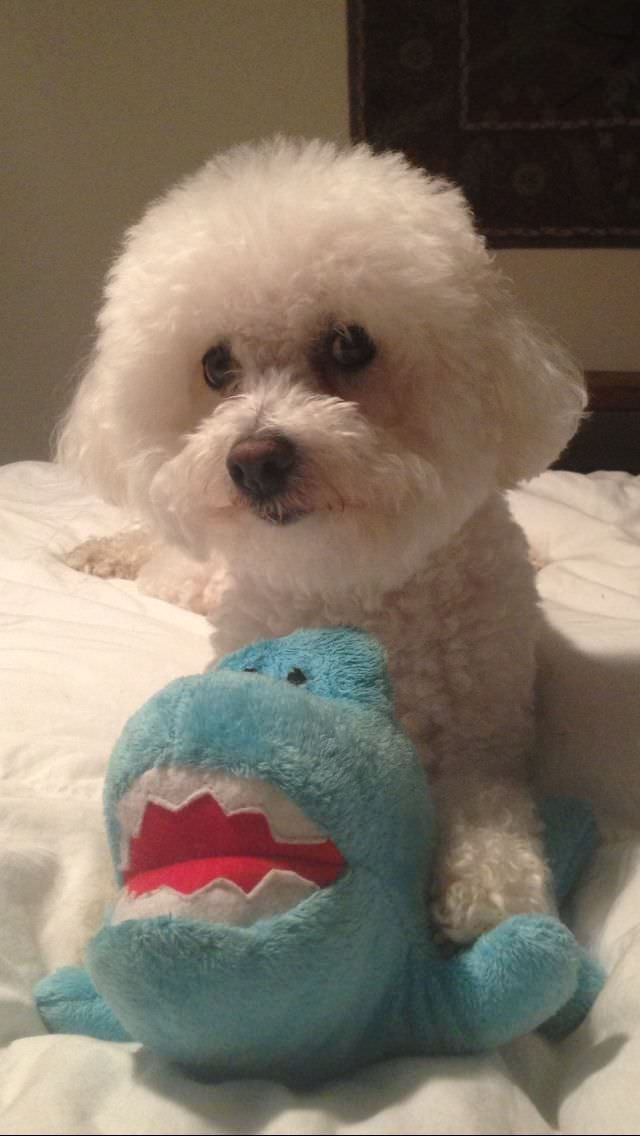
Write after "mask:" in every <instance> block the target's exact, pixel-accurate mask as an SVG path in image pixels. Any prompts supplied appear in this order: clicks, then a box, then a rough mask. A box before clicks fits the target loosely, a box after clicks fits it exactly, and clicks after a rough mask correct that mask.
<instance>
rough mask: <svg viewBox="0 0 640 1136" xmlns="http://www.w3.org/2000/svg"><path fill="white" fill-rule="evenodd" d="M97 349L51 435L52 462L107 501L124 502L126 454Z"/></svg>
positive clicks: (109, 389)
mask: <svg viewBox="0 0 640 1136" xmlns="http://www.w3.org/2000/svg"><path fill="white" fill-rule="evenodd" d="M103 369H104V364H103V362H102V359H101V357H100V352H99V350H98V349H96V351H95V352H94V355H93V358H92V359H91V360H90V362H89V364H88V367H87V370H86V372H85V375H84V377H83V378H82V380H81V382H80V385H79V386H78V388H77V390H76V392H75V395H74V397H73V399H72V401H71V405H70V406H69V409H68V410H67V412H66V414H65V416H64V418H63V419H62V421H61V422H60V424H59V425H58V427H57V430H56V433H55V435H54V448H55V459H56V461H59V462H60V463H61V464H63V465H65V466H68V467H69V469H72V470H74V471H76V472H77V473H79V474H80V475H81V476H82V478H83V479H84V480H85V481H86V482H87V483H88V484H89V485H90V486H92V487H93V488H94V489H96V490H98V491H99V492H100V493H101V494H102V496H103V497H104V498H105V499H106V500H108V501H114V502H116V503H117V504H124V503H125V501H126V491H127V479H126V458H127V455H126V453H124V452H123V445H124V440H123V439H121V438H120V437H119V433H118V429H117V425H116V421H115V416H114V415H113V413H112V410H111V405H110V404H111V386H110V384H109V383H108V382H107V381H106V378H107V376H104V375H102V373H101V372H102V371H103Z"/></svg>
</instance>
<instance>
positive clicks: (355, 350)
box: [326, 323, 376, 371]
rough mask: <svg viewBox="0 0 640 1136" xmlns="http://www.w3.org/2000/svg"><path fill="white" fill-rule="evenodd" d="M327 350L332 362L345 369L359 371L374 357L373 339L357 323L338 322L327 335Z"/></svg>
mask: <svg viewBox="0 0 640 1136" xmlns="http://www.w3.org/2000/svg"><path fill="white" fill-rule="evenodd" d="M326 351H327V356H328V359H329V361H330V362H331V363H335V365H336V366H337V367H339V368H340V369H341V370H343V371H357V370H358V369H359V368H360V367H366V365H367V363H370V362H371V360H372V359H373V357H374V355H375V353H376V348H375V344H374V342H373V340H372V339H371V337H370V336H369V335H368V334H367V332H366V331H365V330H364V328H363V327H360V326H359V325H358V324H357V323H350V324H336V326H335V327H333V328H332V329H331V331H330V333H329V335H328V337H327V341H326Z"/></svg>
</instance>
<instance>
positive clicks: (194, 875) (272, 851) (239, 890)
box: [112, 766, 347, 926]
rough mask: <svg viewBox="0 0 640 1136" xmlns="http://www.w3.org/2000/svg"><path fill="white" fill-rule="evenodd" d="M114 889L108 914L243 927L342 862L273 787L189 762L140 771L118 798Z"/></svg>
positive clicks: (328, 877)
mask: <svg viewBox="0 0 640 1136" xmlns="http://www.w3.org/2000/svg"><path fill="white" fill-rule="evenodd" d="M118 818H119V821H120V826H121V833H122V836H121V862H120V868H121V871H122V875H123V878H124V884H125V886H124V888H123V891H122V892H121V894H120V897H119V899H118V901H117V903H116V905H115V908H114V911H113V915H112V922H113V923H122V922H124V921H125V920H128V919H148V918H153V917H155V916H159V915H170V916H174V917H176V916H180V917H183V918H188V919H197V920H203V921H206V922H209V923H227V924H234V925H238V926H249V925H251V924H253V923H255V922H257V920H259V919H264V918H268V917H269V916H272V915H276V914H281V913H282V912H284V911H288V910H289V909H290V908H292V907H295V906H296V905H297V904H298V903H300V902H301V901H302V900H304V899H306V898H308V896H310V895H312V894H313V893H314V892H316V891H319V890H320V889H322V888H326V887H330V886H331V885H332V884H333V883H335V881H336V880H337V879H338V877H339V876H340V875H341V874H342V873H343V872H344V870H345V869H346V867H347V864H346V861H345V859H344V857H343V856H342V854H341V853H340V851H339V850H338V848H337V847H336V845H335V844H334V843H333V842H332V841H331V840H330V839H329V838H328V837H327V835H326V833H324V832H323V831H322V830H321V829H320V828H319V827H318V826H317V825H316V824H315V823H314V822H313V821H312V820H310V819H309V818H308V817H307V816H306V815H305V814H304V813H303V812H302V810H301V809H300V808H299V807H298V805H296V804H295V803H294V802H293V801H292V800H291V799H290V798H289V797H287V796H285V794H284V793H282V792H281V790H280V789H278V788H276V787H275V786H274V785H271V784H269V783H268V782H266V781H260V780H259V779H258V778H244V777H236V776H234V775H232V774H229V773H226V772H224V771H221V770H204V769H202V768H198V767H195V766H183V767H178V766H173V767H169V768H164V769H158V768H154V769H150V770H148V771H147V772H146V773H144V774H143V775H142V777H140V778H139V780H138V781H136V782H135V783H134V785H133V786H132V787H131V788H130V789H129V790H128V791H127V793H126V794H125V796H124V797H123V798H122V800H121V801H120V803H119V806H118Z"/></svg>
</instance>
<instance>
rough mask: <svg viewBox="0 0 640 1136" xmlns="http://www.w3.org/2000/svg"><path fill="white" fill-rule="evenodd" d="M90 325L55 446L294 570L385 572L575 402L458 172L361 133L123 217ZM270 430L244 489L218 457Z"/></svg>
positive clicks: (505, 481)
mask: <svg viewBox="0 0 640 1136" xmlns="http://www.w3.org/2000/svg"><path fill="white" fill-rule="evenodd" d="M98 329H99V333H98V340H97V345H96V349H95V353H94V357H93V360H92V363H91V365H90V367H89V370H88V373H87V375H86V377H85V378H84V380H83V382H82V383H81V385H80V387H79V390H78V392H77V394H76V397H75V399H74V401H73V404H72V406H71V409H70V412H69V414H68V416H67V419H66V421H65V423H64V424H63V428H62V431H61V436H60V447H59V450H60V455H61V457H62V459H63V460H65V461H68V462H69V463H70V464H73V465H75V466H76V467H79V468H80V470H81V471H82V472H83V473H84V474H85V475H88V477H89V478H90V479H91V480H92V481H93V483H94V484H95V485H97V487H98V488H99V489H100V490H101V491H102V492H103V493H104V494H105V495H106V496H109V497H111V498H112V499H115V500H119V501H122V502H126V503H127V504H128V505H130V506H132V507H133V508H134V509H136V510H138V511H141V512H142V513H143V515H146V516H148V517H151V518H152V520H153V521H154V523H155V524H156V525H157V526H159V527H160V528H161V530H163V531H164V532H165V535H167V536H168V537H169V539H172V540H174V541H176V542H177V543H179V544H181V545H183V546H184V547H186V548H187V549H188V550H189V551H191V552H192V553H194V554H195V555H198V556H204V555H207V553H208V552H209V550H210V549H211V548H213V547H216V548H218V549H220V550H221V551H222V552H223V553H225V554H226V555H227V556H228V557H229V558H231V559H233V560H234V562H235V565H236V568H237V570H244V571H246V572H250V573H251V572H253V573H261V574H265V575H266V576H268V577H269V578H270V579H271V581H272V582H274V583H275V582H278V581H284V582H285V583H286V584H292V583H293V582H294V581H297V582H298V585H299V586H300V587H302V588H308V587H310V586H311V585H312V581H313V580H314V579H316V580H318V581H319V580H320V579H321V578H328V579H331V580H332V581H334V582H338V581H340V582H342V583H344V584H345V585H349V584H350V583H351V582H352V581H353V580H354V578H357V579H358V580H359V581H362V580H363V579H364V578H366V577H367V576H370V578H371V579H372V580H373V579H375V580H377V581H378V582H380V583H384V584H385V585H386V586H393V585H394V584H397V583H400V582H401V580H402V579H403V578H405V577H406V576H407V575H408V574H409V573H410V572H412V571H414V570H415V568H416V567H417V565H418V564H419V563H420V562H421V561H422V560H423V559H424V557H425V556H427V555H428V554H429V552H430V550H432V549H434V548H435V547H438V546H439V545H442V544H443V542H444V541H446V540H447V539H448V537H449V536H450V535H451V534H452V533H453V532H454V531H455V530H456V529H457V528H458V527H459V526H460V525H461V524H462V523H463V522H464V520H465V519H466V518H467V517H468V516H470V514H471V513H472V512H473V511H474V510H475V509H476V508H477V507H478V506H479V504H480V503H481V502H482V501H483V500H484V498H485V497H486V496H487V495H488V493H489V492H491V490H493V489H495V488H500V487H503V488H506V487H508V486H511V485H513V484H514V483H515V482H517V481H518V480H520V479H522V478H526V477H529V476H532V475H533V474H535V473H537V472H539V471H540V470H542V469H543V468H544V467H545V466H546V465H548V464H549V462H551V461H552V460H553V459H554V458H555V457H556V456H557V454H558V453H559V452H560V450H561V449H562V448H563V446H564V445H565V443H566V442H567V440H568V438H569V437H570V436H571V434H572V433H573V431H574V429H575V427H576V424H577V422H578V419H579V416H580V412H581V410H582V407H583V404H584V395H583V387H582V383H581V379H580V376H579V373H578V372H577V371H576V370H575V368H574V367H573V365H572V364H571V362H570V361H569V360H568V359H567V358H566V356H565V355H564V353H563V352H562V351H561V350H560V349H559V348H557V347H556V346H554V345H552V344H551V343H550V342H548V341H547V340H546V338H545V337H544V336H543V335H541V334H540V333H539V331H537V330H536V329H533V328H532V327H531V326H530V325H529V324H527V323H526V322H525V321H524V320H523V319H522V318H521V317H520V316H519V314H518V313H517V312H516V311H515V310H514V307H513V305H512V302H511V299H510V296H509V293H508V290H507V289H506V287H505V285H504V283H503V282H502V281H501V279H500V278H499V275H498V273H497V272H496V270H495V268H494V267H493V265H492V263H491V259H490V257H489V255H488V254H487V252H486V249H485V247H484V244H483V242H482V240H481V239H480V238H479V237H478V235H477V234H476V232H475V231H474V227H473V223H472V219H471V216H470V213H469V210H468V208H467V206H466V204H465V202H464V199H463V197H462V195H461V193H460V192H459V191H458V190H457V189H455V188H454V187H452V186H450V185H449V184H447V183H446V182H443V181H440V180H437V179H433V178H430V177H428V176H427V175H426V174H424V173H423V172H421V171H419V170H417V169H415V168H412V167H411V166H410V165H409V164H408V163H407V162H406V161H405V160H404V159H403V157H402V156H400V155H398V154H382V155H379V154H374V153H372V151H371V150H370V149H369V148H368V147H366V146H357V147H355V148H352V149H346V150H338V149H336V148H335V147H334V146H332V145H329V144H322V143H310V144H308V143H296V142H290V141H287V140H283V139H276V140H275V141H273V142H270V143H267V144H264V145H262V146H258V147H240V148H237V149H235V150H232V151H231V152H230V153H228V154H226V155H223V156H221V157H219V158H216V159H214V160H213V161H211V162H209V163H208V164H207V165H205V166H204V167H203V168H202V169H201V170H200V171H199V172H198V173H196V174H195V175H194V176H192V177H190V178H188V179H187V180H186V181H184V182H182V183H181V184H179V185H178V186H177V187H175V188H174V189H172V190H171V191H170V192H169V193H168V194H167V195H166V196H165V197H163V198H161V199H160V200H159V201H157V202H156V203H154V204H152V205H151V207H150V208H149V210H148V211H147V213H146V214H145V216H144V217H143V218H142V220H141V221H140V223H139V224H138V225H136V226H135V227H134V228H132V229H131V230H130V232H129V233H128V235H127V237H126V241H125V245H124V250H123V252H122V254H121V256H120V257H119V259H118V260H117V262H116V263H115V265H114V267H113V269H112V271H111V273H110V275H109V277H108V281H107V285H106V292H105V302H104V306H103V308H102V311H101V313H100V316H99V320H98ZM365 333H366V334H365ZM211 349H214V350H213V352H212V353H211ZM208 352H209V353H210V354H209V355H208V360H209V363H208V364H205V372H206V373H203V362H202V361H203V358H204V357H207V353H208ZM206 378H208V380H209V381H208V382H207V381H205V379H206ZM212 386H213V387H214V388H215V387H219V389H212ZM273 438H276V439H282V438H284V439H286V441H287V444H290V446H291V452H292V453H293V454H294V455H295V461H294V462H293V464H292V467H291V470H290V471H289V473H288V475H287V478H286V484H283V485H282V486H280V487H279V489H278V492H277V493H275V494H272V495H271V497H270V498H269V500H267V501H264V500H259V499H257V498H256V497H255V496H254V497H253V498H252V497H251V496H250V495H249V494H247V493H245V492H243V491H242V486H241V479H238V478H236V479H235V480H234V478H233V477H232V476H231V473H230V469H231V466H230V464H229V461H228V459H229V454H230V451H231V450H232V448H233V446H234V445H236V444H237V443H238V442H239V441H242V440H246V439H251V440H252V441H255V440H258V441H260V440H264V439H267V440H268V439H273ZM239 485H240V488H239V487H238V486H239ZM294 522H295V523H294Z"/></svg>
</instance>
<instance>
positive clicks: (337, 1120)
mask: <svg viewBox="0 0 640 1136" xmlns="http://www.w3.org/2000/svg"><path fill="white" fill-rule="evenodd" d="M513 507H514V511H515V513H516V515H517V517H518V519H519V520H520V521H521V523H522V524H523V525H524V526H525V528H526V529H527V531H528V533H529V535H530V537H531V539H532V542H533V544H534V546H535V551H536V555H537V556H538V557H539V558H540V559H541V560H542V561H543V563H544V567H543V568H542V569H541V571H540V574H539V584H540V593H541V596H542V598H543V601H544V609H545V612H546V616H547V627H546V630H545V634H544V641H543V649H542V661H541V678H540V708H539V714H540V722H541V751H542V754H543V759H544V760H543V764H544V776H545V779H546V781H547V783H548V784H549V785H551V786H554V787H558V788H561V789H564V790H574V791H575V790H577V791H580V792H581V793H583V794H585V795H588V796H590V797H591V799H592V800H593V801H594V802H595V803H596V805H597V806H598V808H599V811H600V814H601V817H602V820H603V830H604V843H603V846H602V847H601V849H600V851H599V854H598V857H597V862H596V864H595V866H594V869H593V871H592V873H591V875H590V877H589V878H588V879H587V880H586V881H585V882H584V884H583V886H582V888H581V891H580V895H579V898H578V902H577V905H576V911H575V918H574V921H573V925H574V928H575V930H576V932H577V933H578V934H579V936H580V937H582V938H583V940H584V941H586V942H588V943H589V944H591V946H592V947H593V950H594V951H595V952H596V953H597V954H598V955H599V957H600V958H601V959H602V960H603V961H604V963H605V964H606V966H607V967H608V968H609V970H610V977H609V980H608V983H607V986H606V989H605V990H604V993H603V994H602V995H601V997H600V999H599V1000H598V1003H597V1004H596V1006H595V1008H594V1010H593V1012H592V1014H591V1016H590V1018H589V1020H588V1021H587V1022H586V1023H585V1025H584V1026H583V1027H582V1028H581V1029H580V1030H579V1031H578V1032H577V1033H576V1034H575V1035H574V1036H572V1037H571V1038H569V1039H568V1040H567V1041H565V1042H564V1043H563V1044H562V1045H560V1046H553V1045H551V1044H548V1043H546V1042H545V1041H544V1040H542V1039H541V1038H540V1037H538V1036H537V1035H535V1036H531V1037H527V1038H523V1039H521V1040H520V1041H518V1042H517V1043H515V1044H513V1045H511V1046H509V1047H508V1048H507V1049H505V1050H504V1051H501V1052H500V1053H496V1054H492V1055H489V1056H486V1057H480V1058H453V1059H446V1060H445V1059H443V1060H417V1059H416V1060H397V1061H393V1062H389V1063H387V1064H385V1065H382V1066H378V1067H376V1068H373V1069H370V1070H367V1071H364V1072H362V1073H361V1074H359V1075H358V1076H357V1077H352V1078H349V1079H347V1080H344V1081H341V1082H339V1083H334V1084H330V1085H327V1086H326V1087H324V1088H323V1089H321V1090H319V1091H316V1092H307V1093H298V1094H295V1093H292V1092H289V1091H287V1090H286V1089H284V1088H282V1087H281V1086H279V1085H275V1084H269V1083H262V1082H244V1083H242V1082H241V1083H233V1084H231V1083H230V1084H222V1085H217V1086H203V1085H199V1084H195V1083H193V1082H190V1081H188V1080H187V1079H186V1078H184V1077H183V1076H182V1075H181V1074H180V1073H179V1072H176V1071H174V1070H171V1069H169V1068H167V1067H166V1066H165V1065H164V1064H163V1063H162V1062H161V1061H160V1060H159V1059H157V1058H155V1057H154V1056H153V1055H152V1054H149V1053H147V1052H145V1051H142V1050H141V1049H140V1048H139V1047H138V1046H136V1045H133V1044H132V1045H116V1044H108V1043H104V1042H98V1041H92V1040H89V1039H86V1038H80V1037H67V1036H62V1037H51V1036H49V1035H47V1034H46V1033H45V1031H44V1029H43V1027H42V1024H41V1022H40V1020H39V1018H38V1015H37V1013H36V1011H35V1009H34V1007H33V1002H32V997H31V991H32V987H33V984H34V982H35V981H36V980H37V979H38V978H39V977H40V976H41V975H42V974H44V973H45V972H49V971H51V970H52V969H53V968H54V967H56V966H60V965H62V964H64V963H69V962H76V961H79V960H80V958H81V953H82V946H83V939H84V936H85V935H86V934H87V927H91V926H95V925H97V924H98V923H99V921H100V917H101V909H102V905H103V903H104V899H105V895H106V894H107V891H108V887H109V882H108V858H107V852H106V844H105V839H104V836H103V830H102V822H101V812H100V788H101V778H102V774H103V771H104V767H105V762H106V759H107V756H108V753H109V751H110V748H111V746H112V743H113V742H114V740H115V738H116V736H117V734H118V732H119V730H120V728H121V726H122V724H123V723H124V721H125V719H126V718H127V716H128V715H129V714H130V713H131V712H132V711H133V710H134V709H135V708H136V707H137V706H138V705H139V704H140V703H141V702H142V701H143V699H145V698H146V697H147V696H148V695H149V694H151V693H152V692H153V691H154V690H156V689H157V688H158V687H160V686H161V685H163V684H164V683H165V682H167V681H168V680H169V679H171V678H173V677H174V676H176V675H179V674H183V673H188V672H193V671H198V670H200V669H201V668H202V667H203V665H204V664H205V662H206V660H207V657H208V648H207V629H206V624H205V621H204V620H203V619H202V618H200V617H199V616H196V615H192V614H190V613H187V612H184V611H179V610H178V609H176V608H174V607H170V606H168V605H167V604H165V603H162V602H160V601H159V600H153V599H149V598H148V597H145V596H142V595H140V594H139V593H138V592H137V591H136V588H135V585H134V584H132V583H127V582H123V581H103V580H97V579H93V578H91V577H88V576H82V575H78V574H76V573H74V572H71V571H69V570H68V569H67V568H65V567H64V566H63V565H62V564H61V563H60V561H59V559H58V554H59V552H60V551H61V550H62V549H66V548H68V547H69V546H71V545H73V544H74V543H77V541H78V540H79V539H81V538H84V537H86V536H88V535H91V534H92V533H97V532H104V531H107V530H108V529H113V528H115V527H117V524H118V514H117V512H116V511H115V510H113V509H110V508H108V507H106V506H104V505H101V504H99V503H98V502H97V501H95V499H93V498H91V497H88V496H87V495H86V494H83V493H82V492H81V491H79V490H78V488H77V486H74V485H73V484H72V482H71V481H70V480H68V479H67V478H66V477H65V476H64V475H63V474H61V472H60V471H58V470H56V469H55V468H54V467H52V466H50V465H46V464H35V463H29V464H26V463H25V464H21V465H15V466H8V467H6V468H4V469H3V470H0V622H1V625H2V637H1V640H0V668H1V680H0V681H1V688H0V689H1V694H0V705H1V707H2V718H1V726H0V733H1V736H2V740H1V745H0V1045H2V1046H4V1048H2V1049H0V1131H1V1132H3V1133H132V1134H133V1133H257V1132H269V1133H295V1134H298V1133H322V1134H328V1133H334V1132H335V1133H364V1132H368V1133H396V1134H397V1133H458V1134H461V1133H491V1134H497V1133H527V1134H529V1133H531V1134H533V1133H551V1132H562V1133H605V1132H607V1133H636V1132H638V1131H640V740H639V739H640V479H634V478H632V477H629V476H627V475H625V474H594V475H592V476H590V477H582V476H580V475H574V474H568V473H548V474H545V475H544V476H543V477H541V478H539V479H538V480H537V481H535V482H533V483H532V484H530V485H529V486H528V487H526V488H523V489H522V490H520V491H518V492H517V493H515V494H513ZM634 826H635V828H634Z"/></svg>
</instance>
